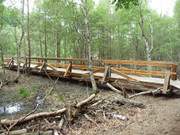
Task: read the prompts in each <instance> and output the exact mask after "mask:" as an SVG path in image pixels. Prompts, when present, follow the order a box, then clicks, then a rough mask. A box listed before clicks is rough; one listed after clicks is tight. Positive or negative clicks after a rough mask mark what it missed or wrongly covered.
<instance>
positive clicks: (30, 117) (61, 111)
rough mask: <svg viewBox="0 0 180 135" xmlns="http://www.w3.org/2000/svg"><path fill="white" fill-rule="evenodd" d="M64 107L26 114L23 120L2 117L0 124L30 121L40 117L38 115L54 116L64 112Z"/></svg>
mask: <svg viewBox="0 0 180 135" xmlns="http://www.w3.org/2000/svg"><path fill="white" fill-rule="evenodd" d="M66 110H67V109H66V108H63V109H60V110H57V111H54V112H41V113H36V114H32V115H29V116H27V117H26V118H25V119H23V120H20V119H22V118H20V119H16V120H8V119H3V120H1V121H0V124H2V125H11V124H12V123H16V122H17V121H19V122H18V124H20V123H24V122H27V121H30V120H33V119H37V118H40V117H50V116H56V115H60V114H62V113H64V112H66Z"/></svg>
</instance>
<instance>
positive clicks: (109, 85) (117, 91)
mask: <svg viewBox="0 0 180 135" xmlns="http://www.w3.org/2000/svg"><path fill="white" fill-rule="evenodd" d="M106 85H107V86H108V87H109V88H110V89H111V90H112V91H114V92H116V93H119V94H123V93H122V92H121V91H120V90H118V89H116V88H115V87H114V86H112V85H111V84H110V83H106Z"/></svg>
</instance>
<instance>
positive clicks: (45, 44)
mask: <svg viewBox="0 0 180 135" xmlns="http://www.w3.org/2000/svg"><path fill="white" fill-rule="evenodd" d="M44 23H45V24H44V56H45V57H46V58H47V18H46V11H45V20H44Z"/></svg>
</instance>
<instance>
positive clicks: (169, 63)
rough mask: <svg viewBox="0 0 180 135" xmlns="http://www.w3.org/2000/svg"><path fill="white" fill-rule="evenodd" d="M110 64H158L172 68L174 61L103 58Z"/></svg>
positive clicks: (158, 65)
mask: <svg viewBox="0 0 180 135" xmlns="http://www.w3.org/2000/svg"><path fill="white" fill-rule="evenodd" d="M103 62H104V63H105V64H108V65H137V66H157V67H167V68H171V67H172V65H173V64H174V63H171V62H164V61H163V62H162V61H139V60H136V61H135V60H103Z"/></svg>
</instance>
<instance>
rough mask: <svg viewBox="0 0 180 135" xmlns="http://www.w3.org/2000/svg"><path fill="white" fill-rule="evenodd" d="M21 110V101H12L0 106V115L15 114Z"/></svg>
mask: <svg viewBox="0 0 180 135" xmlns="http://www.w3.org/2000/svg"><path fill="white" fill-rule="evenodd" d="M22 110H23V103H21V102H19V103H12V104H7V105H5V106H0V115H8V114H15V113H18V112H20V111H22Z"/></svg>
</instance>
